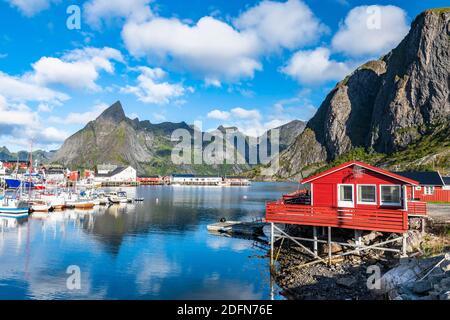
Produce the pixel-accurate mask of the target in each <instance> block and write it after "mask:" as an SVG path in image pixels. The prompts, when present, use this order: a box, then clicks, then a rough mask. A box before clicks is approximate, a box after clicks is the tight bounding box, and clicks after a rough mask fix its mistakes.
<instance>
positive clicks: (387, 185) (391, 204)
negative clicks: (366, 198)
mask: <svg viewBox="0 0 450 320" xmlns="http://www.w3.org/2000/svg"><path fill="white" fill-rule="evenodd" d="M382 187H399V188H398V189H399V192H398V193H399V196H400V197H399V198H400V202H398V203H397V202H383V193H382V192H381V188H382ZM379 189H380V206H390V207H401V206H402V185H401V184H380V188H379Z"/></svg>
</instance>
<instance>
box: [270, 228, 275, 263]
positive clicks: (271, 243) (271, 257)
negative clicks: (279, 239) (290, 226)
mask: <svg viewBox="0 0 450 320" xmlns="http://www.w3.org/2000/svg"><path fill="white" fill-rule="evenodd" d="M274 231H275V230H274V227H273V222H272V223H271V224H270V266H271V267H272V265H273V233H274Z"/></svg>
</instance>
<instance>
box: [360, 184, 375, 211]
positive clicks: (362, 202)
mask: <svg viewBox="0 0 450 320" xmlns="http://www.w3.org/2000/svg"><path fill="white" fill-rule="evenodd" d="M359 186H366V187H374V188H375V202H366V201H359V200H358V199H359V197H358V196H359ZM356 203H357V204H367V205H371V206H376V205H378V195H377V185H376V184H370V183H369V184H357V185H356Z"/></svg>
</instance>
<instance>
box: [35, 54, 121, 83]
mask: <svg viewBox="0 0 450 320" xmlns="http://www.w3.org/2000/svg"><path fill="white" fill-rule="evenodd" d="M112 60H115V61H119V62H123V57H122V54H121V53H120V52H119V51H118V50H116V49H112V48H108V47H105V48H102V49H99V48H84V49H76V50H72V51H70V52H68V53H66V54H65V55H63V56H62V57H61V58H53V57H42V58H40V59H39V60H38V61H37V62H36V63H34V64H33V69H34V73H33V74H32V75H31V76H30V78H31V79H32V80H33V81H35V82H36V83H38V84H43V85H45V84H62V85H65V86H68V87H71V88H78V89H80V88H86V89H89V90H99V86H98V85H97V84H96V83H95V81H96V80H97V79H98V77H99V72H101V71H105V72H107V73H113V72H114V66H113V63H112V62H111V61H112Z"/></svg>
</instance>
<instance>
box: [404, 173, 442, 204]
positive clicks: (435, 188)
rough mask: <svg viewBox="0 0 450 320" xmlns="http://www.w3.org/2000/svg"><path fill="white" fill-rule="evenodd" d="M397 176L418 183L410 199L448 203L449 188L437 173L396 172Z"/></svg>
mask: <svg viewBox="0 0 450 320" xmlns="http://www.w3.org/2000/svg"><path fill="white" fill-rule="evenodd" d="M397 174H399V175H401V176H403V177H406V178H409V179H413V180H416V181H418V182H419V185H418V186H415V187H414V188H413V189H412V195H411V197H412V198H414V199H417V200H420V201H425V202H450V188H449V187H448V186H447V184H446V182H445V180H444V179H445V177H442V176H441V174H440V173H439V172H438V171H426V172H398V173H397Z"/></svg>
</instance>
